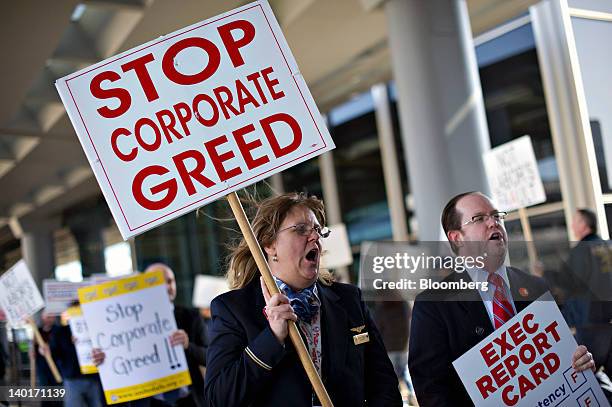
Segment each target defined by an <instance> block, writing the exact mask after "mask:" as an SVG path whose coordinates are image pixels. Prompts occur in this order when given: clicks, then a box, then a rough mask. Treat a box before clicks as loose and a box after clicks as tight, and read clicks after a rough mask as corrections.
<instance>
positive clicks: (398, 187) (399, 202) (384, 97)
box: [370, 84, 409, 242]
mask: <svg viewBox="0 0 612 407" xmlns="http://www.w3.org/2000/svg"><path fill="white" fill-rule="evenodd" d="M370 92H371V93H372V99H374V109H375V110H374V113H375V116H376V129H377V132H378V140H379V142H380V155H381V159H382V166H383V176H384V178H385V191H386V194H387V203H388V205H389V213H390V215H391V229H392V231H393V240H394V241H396V242H406V241H408V238H409V237H408V226H407V224H406V207H405V206H404V197H403V194H402V183H401V177H400V170H399V164H398V159H397V148H396V146H395V138H394V135H393V123H392V121H391V106H390V103H389V93H388V92H387V86H386V85H385V84H378V85H374V86H373V87H372V89H371V90H370Z"/></svg>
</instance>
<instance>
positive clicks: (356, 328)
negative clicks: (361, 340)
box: [351, 325, 365, 334]
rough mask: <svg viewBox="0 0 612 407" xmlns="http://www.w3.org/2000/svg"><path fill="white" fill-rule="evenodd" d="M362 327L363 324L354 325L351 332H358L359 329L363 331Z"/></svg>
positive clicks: (359, 331) (363, 326)
mask: <svg viewBox="0 0 612 407" xmlns="http://www.w3.org/2000/svg"><path fill="white" fill-rule="evenodd" d="M364 328H365V325H361V326H356V327H355V328H351V332H355V333H358V334H360V333H361V331H363V329H364Z"/></svg>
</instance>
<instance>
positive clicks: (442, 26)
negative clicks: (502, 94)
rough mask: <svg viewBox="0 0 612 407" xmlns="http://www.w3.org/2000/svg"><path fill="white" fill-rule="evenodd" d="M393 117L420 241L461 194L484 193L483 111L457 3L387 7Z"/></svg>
mask: <svg viewBox="0 0 612 407" xmlns="http://www.w3.org/2000/svg"><path fill="white" fill-rule="evenodd" d="M385 14H386V17H387V23H388V24H387V25H388V32H389V45H390V49H391V56H392V66H393V73H394V77H395V82H396V86H397V95H398V96H397V97H398V108H399V109H398V110H399V116H400V125H401V129H402V138H403V140H404V149H405V153H406V154H405V156H406V158H407V161H408V175H409V179H410V186H411V194H412V195H413V196H414V202H415V210H416V217H417V221H418V226H419V235H418V238H419V240H421V241H427V240H438V239H440V237H441V236H442V228H441V226H440V213H441V212H442V208H443V206H444V205H445V203H446V202H447V201H448V199H449V198H450V197H451V196H453V195H455V194H457V193H461V192H465V191H469V190H481V191H483V192H485V193H486V192H488V185H487V181H486V176H485V172H484V166H483V164H482V153H483V152H484V151H486V150H487V149H488V148H489V137H488V130H487V126H486V120H485V114H484V103H483V100H482V91H481V88H480V80H479V75H478V68H477V66H476V58H475V51H474V47H473V43H472V38H471V29H470V23H469V16H468V13H467V5H466V3H465V0H430V1H421V0H388V1H387V2H386V3H385Z"/></svg>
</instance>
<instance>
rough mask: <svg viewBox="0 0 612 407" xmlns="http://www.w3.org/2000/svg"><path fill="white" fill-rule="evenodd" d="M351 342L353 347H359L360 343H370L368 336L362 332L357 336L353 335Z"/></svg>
mask: <svg viewBox="0 0 612 407" xmlns="http://www.w3.org/2000/svg"><path fill="white" fill-rule="evenodd" d="M353 342H355V345H361V344H362V343H366V342H370V335H368V333H367V332H364V333H362V334H359V335H353Z"/></svg>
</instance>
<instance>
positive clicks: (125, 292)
mask: <svg viewBox="0 0 612 407" xmlns="http://www.w3.org/2000/svg"><path fill="white" fill-rule="evenodd" d="M79 299H80V301H81V309H82V310H83V315H84V316H85V320H86V321H87V327H88V330H89V335H90V337H91V341H92V345H93V346H94V347H95V348H100V349H101V350H102V351H103V352H104V353H105V355H106V356H105V360H104V363H102V364H101V365H100V366H98V371H99V372H100V378H101V380H102V387H103V388H104V396H105V398H106V402H107V403H108V404H115V403H120V402H125V401H130V400H136V399H141V398H144V397H149V396H152V395H155V394H160V393H164V392H167V391H169V390H173V389H177V388H180V387H183V386H188V385H189V384H191V377H190V376H189V370H188V368H187V362H186V359H185V352H184V350H183V347H182V346H181V345H177V346H171V344H170V339H169V338H170V335H171V334H172V333H173V332H174V331H176V330H177V327H176V321H175V319H174V314H173V312H172V304H171V303H170V299H169V298H168V292H167V290H166V283H165V280H164V277H163V273H162V272H161V271H158V272H151V273H146V274H141V275H138V276H135V277H128V278H124V279H121V280H113V281H109V282H106V283H103V284H99V285H95V286H89V287H83V288H80V289H79Z"/></svg>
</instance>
